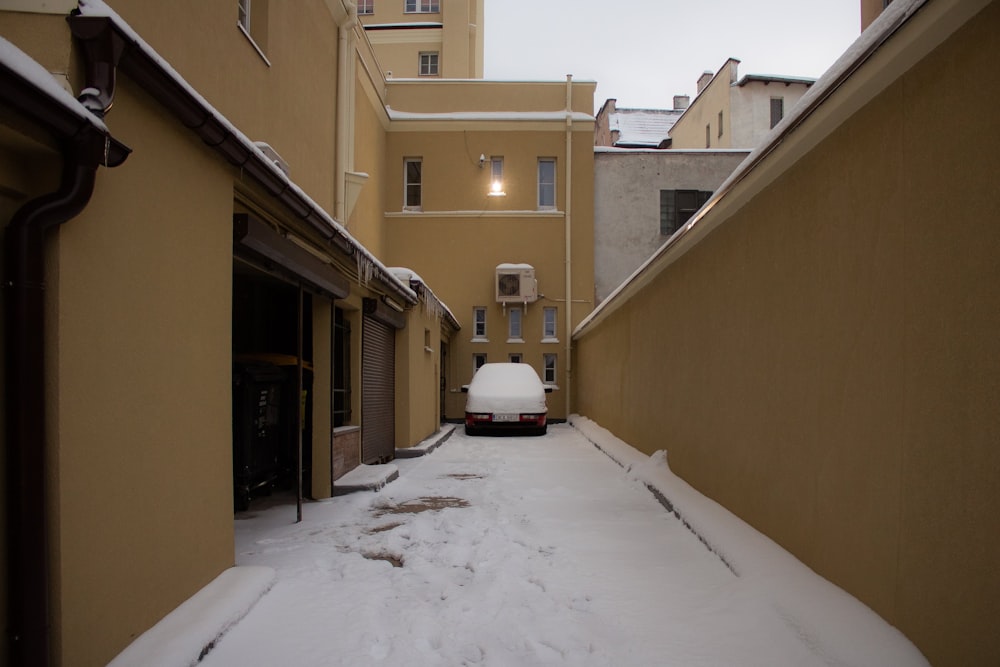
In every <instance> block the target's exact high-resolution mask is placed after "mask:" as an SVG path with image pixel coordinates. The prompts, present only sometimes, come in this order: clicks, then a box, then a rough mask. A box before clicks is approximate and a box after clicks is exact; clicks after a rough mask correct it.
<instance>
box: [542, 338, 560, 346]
mask: <svg viewBox="0 0 1000 667" xmlns="http://www.w3.org/2000/svg"><path fill="white" fill-rule="evenodd" d="M558 342H559V339H558V338H543V339H542V343H544V344H546V345H548V344H549V343H558Z"/></svg>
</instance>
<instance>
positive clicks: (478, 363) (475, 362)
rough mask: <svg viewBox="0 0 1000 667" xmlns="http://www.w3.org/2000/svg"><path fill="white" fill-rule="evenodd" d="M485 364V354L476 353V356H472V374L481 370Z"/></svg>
mask: <svg viewBox="0 0 1000 667" xmlns="http://www.w3.org/2000/svg"><path fill="white" fill-rule="evenodd" d="M485 363H486V353H485V352H477V353H476V354H474V355H472V374H473V375H475V374H476V371H478V370H479V369H480V368H482V367H483V364H485Z"/></svg>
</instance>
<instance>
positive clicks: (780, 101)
mask: <svg viewBox="0 0 1000 667" xmlns="http://www.w3.org/2000/svg"><path fill="white" fill-rule="evenodd" d="M775 103H777V104H775ZM768 104H769V105H770V106H769V109H770V114H771V129H774V126H775V125H777V124H778V123H780V122H781V121H782V119H783V118H784V117H785V98H784V97H772V98H771V101H770V102H769V103H768ZM775 107H777V117H775Z"/></svg>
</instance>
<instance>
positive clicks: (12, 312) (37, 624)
mask: <svg viewBox="0 0 1000 667" xmlns="http://www.w3.org/2000/svg"><path fill="white" fill-rule="evenodd" d="M114 50H115V49H111V50H109V51H107V52H108V53H110V52H111V51H114ZM87 51H88V53H87V56H88V57H90V56H91V55H92V53H91V51H92V49H87ZM118 52H119V53H120V49H118ZM102 70H103V74H102V75H100V76H99V77H98V78H97V80H88V81H87V88H89V89H97V91H100V99H101V100H103V101H106V103H107V105H108V106H110V100H111V98H112V97H113V95H114V67H113V66H112V67H110V68H108V67H104V68H93V67H91V68H88V75H91V77H90V78H93V73H94V72H101V71H102ZM108 72H110V76H109V75H108ZM0 79H2V83H3V84H4V88H5V90H9V91H11V94H10V96H9V97H8V98H7V99H6V100H3V101H2V105H3V106H9V107H11V108H13V109H14V110H15V111H16V112H18V113H19V114H21V115H22V116H23V117H25V118H27V119H29V120H32V121H34V122H35V123H36V124H37V125H39V126H41V127H42V128H43V129H44V130H45V131H47V132H48V133H50V134H51V135H52V136H54V137H56V138H57V140H58V141H59V143H60V146H61V152H62V154H63V168H62V176H61V179H60V183H59V187H58V189H57V190H55V191H54V192H51V193H49V194H46V195H42V196H41V197H38V198H36V199H33V200H31V201H29V202H27V203H26V204H24V205H23V206H22V207H21V208H20V209H19V210H18V211H17V212H16V213H15V214H14V217H13V218H11V220H10V222H9V223H8V225H7V228H6V230H5V234H4V276H3V287H4V290H5V299H4V311H5V312H4V332H5V348H6V350H5V351H6V361H5V385H4V387H5V392H4V393H5V412H6V414H5V424H6V443H5V444H6V449H7V508H6V509H7V551H8V563H7V567H8V572H7V575H8V590H7V596H8V606H7V616H8V629H7V630H8V649H9V656H8V657H9V658H10V664H11V665H12V666H15V667H16V666H20V665H49V664H51V662H52V649H51V640H50V634H51V633H50V625H51V616H50V613H49V607H50V604H49V603H50V596H49V553H50V552H49V539H48V537H49V535H48V534H49V530H50V526H49V522H48V512H47V507H48V498H47V491H46V477H47V476H48V472H47V466H46V442H47V441H46V428H45V426H46V424H45V422H46V409H45V317H44V311H45V284H44V281H45V262H44V257H45V254H44V253H45V237H46V233H47V232H48V231H49V230H51V229H53V228H55V227H58V226H59V225H61V224H63V223H65V222H67V221H68V220H70V219H72V218H73V217H75V216H77V215H78V214H79V213H80V212H81V211H83V209H84V208H85V207H86V206H87V204H88V203H89V201H90V197H91V195H92V194H93V191H94V182H95V180H96V174H97V168H98V167H99V166H100V165H102V164H103V165H105V166H108V167H117V166H118V165H120V164H121V163H122V162H124V161H125V158H126V157H128V154H129V153H130V152H131V150H130V149H129V148H128V147H126V146H125V145H123V144H121V143H120V142H118V141H116V140H115V139H114V138H112V137H111V136H110V135H109V134H108V133H107V131H106V130H104V129H102V128H101V127H100V126H98V125H95V124H93V123H91V122H90V121H86V120H82V121H81V118H80V117H79V115H78V114H77V113H74V112H73V111H72V110H70V111H67V109H66V107H65V106H63V104H62V103H60V102H58V101H55V100H53V99H52V98H50V97H48V96H47V95H46V94H45V93H44V92H42V91H39V90H38V89H37V88H36V87H35V86H33V85H31V84H30V83H29V82H26V81H25V80H24V79H23V77H18V76H17V75H16V73H12V72H11V71H10V70H8V69H7V68H0ZM94 97H95V94H94V92H93V91H91V92H88V98H89V99H86V100H85V103H86V105H87V107H88V109H90V110H91V111H92V112H94V113H95V114H96V115H98V116H103V112H104V111H106V107H105V108H104V109H99V108H95V105H94V103H93V99H94Z"/></svg>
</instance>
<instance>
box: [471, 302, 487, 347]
mask: <svg viewBox="0 0 1000 667" xmlns="http://www.w3.org/2000/svg"><path fill="white" fill-rule="evenodd" d="M472 339H473V340H485V339H486V309H485V308H483V307H482V306H476V307H475V308H473V309H472Z"/></svg>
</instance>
